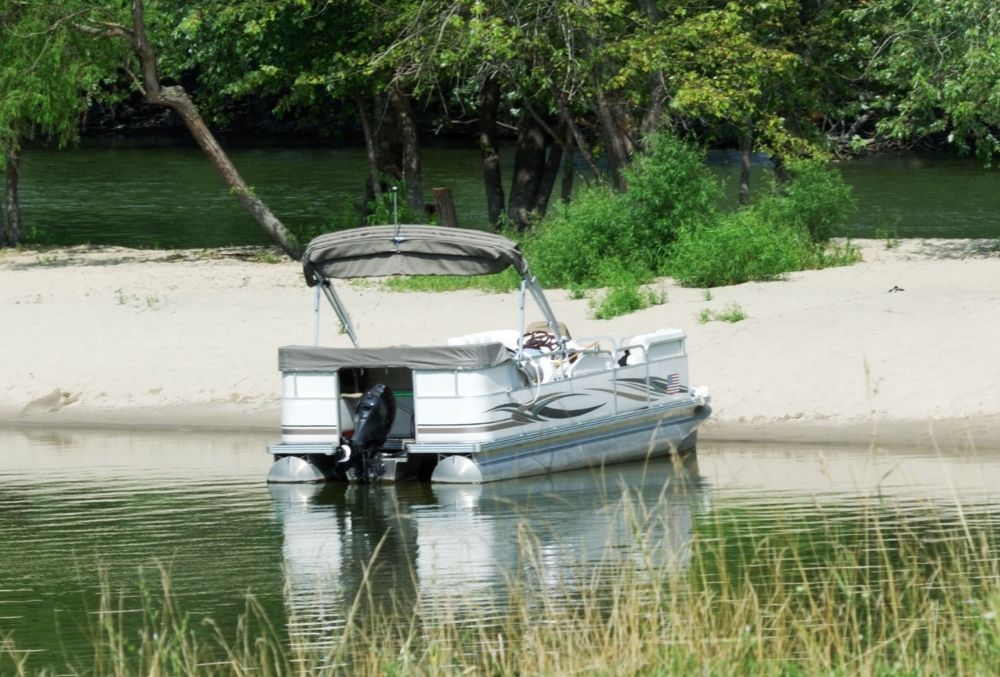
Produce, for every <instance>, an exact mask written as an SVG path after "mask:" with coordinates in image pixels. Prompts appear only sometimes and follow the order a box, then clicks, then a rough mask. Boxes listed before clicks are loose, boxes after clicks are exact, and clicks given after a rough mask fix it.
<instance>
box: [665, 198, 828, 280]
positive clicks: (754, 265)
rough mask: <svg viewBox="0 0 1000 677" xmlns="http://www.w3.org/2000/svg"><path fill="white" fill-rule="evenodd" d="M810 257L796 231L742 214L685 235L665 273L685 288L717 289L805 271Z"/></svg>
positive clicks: (747, 213) (754, 214) (758, 217)
mask: <svg viewBox="0 0 1000 677" xmlns="http://www.w3.org/2000/svg"><path fill="white" fill-rule="evenodd" d="M811 253H812V247H811V246H810V243H809V242H808V239H807V238H806V237H805V236H804V235H803V233H802V232H801V231H799V230H796V229H794V228H791V227H789V226H785V225H780V224H772V223H770V222H768V221H765V220H763V219H761V218H760V215H759V214H758V213H756V212H754V211H752V210H747V211H740V212H735V213H733V214H729V215H727V216H725V217H723V218H722V220H721V221H720V222H719V223H718V225H715V226H712V227H709V228H703V229H701V230H698V231H692V232H690V233H689V234H687V235H685V236H684V237H683V238H682V239H681V241H680V242H678V243H677V247H676V248H675V250H674V255H673V260H672V263H671V270H672V274H673V277H674V279H675V280H676V281H677V282H678V283H679V284H682V285H684V286H686V287H719V286H723V285H730V284H740V283H741V282H747V281H748V280H774V279H777V278H778V277H780V276H781V275H783V274H784V273H787V272H789V271H792V270H801V269H802V268H808V267H811V266H810V265H808V262H809V261H810V260H811V259H810V257H811Z"/></svg>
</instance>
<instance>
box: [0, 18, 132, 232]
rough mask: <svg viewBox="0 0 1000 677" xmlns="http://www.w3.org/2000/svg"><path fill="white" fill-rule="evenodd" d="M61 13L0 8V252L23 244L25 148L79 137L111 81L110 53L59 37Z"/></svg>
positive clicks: (67, 35)
mask: <svg viewBox="0 0 1000 677" xmlns="http://www.w3.org/2000/svg"><path fill="white" fill-rule="evenodd" d="M62 9H63V8H61V7H55V8H53V7H51V6H49V5H48V3H25V2H19V1H17V0H0V31H2V33H3V39H0V64H3V67H2V68H0V168H3V169H4V176H5V189H4V191H3V193H4V199H3V210H2V211H3V212H6V213H5V214H3V216H5V218H0V246H5V245H16V244H18V242H19V241H20V240H21V236H22V221H21V210H20V202H19V197H18V194H19V183H20V164H21V155H22V148H23V143H24V141H26V140H32V139H46V140H54V141H55V142H56V143H57V144H58V145H59V146H64V145H66V144H68V143H72V142H74V141H75V140H76V139H77V138H78V136H79V130H80V118H81V116H82V115H83V113H84V112H85V111H86V110H87V108H88V107H89V106H90V104H91V103H92V102H93V101H94V100H95V99H96V98H100V97H102V96H103V95H104V90H103V89H102V87H101V85H102V83H103V82H104V81H105V80H106V79H108V78H109V77H113V66H112V64H114V63H115V62H116V54H115V53H114V50H113V49H112V50H109V49H107V48H106V47H105V46H100V45H94V44H92V41H90V40H87V39H84V38H83V37H82V36H80V35H79V34H76V33H74V32H73V31H68V30H64V29H63V28H64V27H63V25H62V23H61V22H62V20H63V19H64V18H65V16H66V15H65V14H64V13H63V12H62Z"/></svg>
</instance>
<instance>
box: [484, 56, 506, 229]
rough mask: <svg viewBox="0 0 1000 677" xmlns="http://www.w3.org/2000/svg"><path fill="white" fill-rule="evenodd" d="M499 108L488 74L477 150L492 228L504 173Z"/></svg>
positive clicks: (497, 89)
mask: <svg viewBox="0 0 1000 677" xmlns="http://www.w3.org/2000/svg"><path fill="white" fill-rule="evenodd" d="M499 109H500V83H499V82H497V79H496V77H495V76H492V75H491V76H489V77H487V78H486V81H485V82H484V83H483V89H482V91H481V92H480V96H479V150H480V152H481V153H482V156H483V187H484V188H485V189H486V209H487V213H488V215H489V216H488V218H489V221H490V225H491V226H492V227H493V228H494V229H495V228H496V227H497V225H498V224H499V223H500V215H501V214H503V208H504V192H503V176H502V175H501V173H500V154H499V152H497V113H498V111H499Z"/></svg>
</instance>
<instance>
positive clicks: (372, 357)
mask: <svg viewBox="0 0 1000 677" xmlns="http://www.w3.org/2000/svg"><path fill="white" fill-rule="evenodd" d="M509 359H510V352H509V351H508V350H507V349H506V348H504V346H503V344H501V343H480V344H476V345H468V346H392V347H390V348H324V347H321V346H283V347H281V348H279V349H278V368H279V369H281V371H283V372H286V371H337V370H338V369H341V368H344V367H368V368H375V367H409V368H411V369H430V370H439V369H444V370H448V371H452V370H456V369H457V370H460V371H467V370H472V369H485V368H487V367H495V366H497V365H500V364H503V363H504V362H506V361H507V360H509Z"/></svg>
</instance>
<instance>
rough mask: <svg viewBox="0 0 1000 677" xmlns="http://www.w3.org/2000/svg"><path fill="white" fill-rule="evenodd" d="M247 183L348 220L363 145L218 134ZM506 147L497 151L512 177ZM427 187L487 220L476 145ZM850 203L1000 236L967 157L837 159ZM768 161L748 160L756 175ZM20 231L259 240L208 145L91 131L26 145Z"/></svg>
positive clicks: (276, 199) (440, 169)
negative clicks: (81, 139) (65, 140)
mask: <svg viewBox="0 0 1000 677" xmlns="http://www.w3.org/2000/svg"><path fill="white" fill-rule="evenodd" d="M225 143H226V146H227V147H228V148H229V150H230V155H231V157H232V160H233V162H234V163H235V164H236V166H237V167H238V168H239V170H240V171H241V172H242V173H243V175H244V177H245V179H246V180H247V182H248V183H249V184H250V185H252V186H253V187H254V189H255V190H256V192H257V193H258V194H259V195H260V196H261V197H262V198H263V199H264V201H265V202H266V203H267V204H268V205H269V206H270V207H271V209H272V210H273V211H274V212H275V213H276V214H277V215H278V216H279V218H281V219H282V220H283V221H284V222H285V224H286V225H288V226H289V227H291V228H293V229H322V228H324V227H325V226H327V225H329V224H332V223H339V224H355V225H356V222H357V219H358V217H357V209H356V208H357V206H358V202H359V201H360V200H361V198H362V195H363V189H364V181H365V176H366V172H367V167H366V164H365V157H364V151H363V149H362V148H360V147H347V148H343V147H340V148H334V147H319V146H307V145H298V146H291V145H274V144H264V143H257V144H256V145H254V144H247V143H245V142H244V143H241V144H235V143H229V142H225ZM510 156H511V153H510V152H509V151H508V152H507V153H505V157H504V170H505V175H504V179H505V181H507V182H509V180H510V167H511V157H510ZM422 162H423V171H424V189H425V197H426V198H427V199H428V200H429V199H430V196H431V193H430V189H431V188H432V187H439V186H444V187H448V188H450V189H451V191H452V193H453V196H454V199H455V205H456V212H457V216H458V220H459V223H460V224H461V225H463V226H466V227H477V228H482V227H485V224H486V204H485V198H484V194H483V188H482V173H481V167H480V161H479V153H478V151H476V150H475V149H474V148H471V147H467V146H456V145H433V144H431V145H427V146H426V147H425V148H424V149H423V151H422ZM711 165H712V167H713V169H714V170H715V171H716V172H717V173H718V175H719V176H720V180H722V181H724V185H725V187H726V189H727V192H728V193H729V194H730V196H731V198H732V200H733V201H735V195H736V187H737V167H736V164H735V162H733V159H732V156H730V155H725V154H715V155H714V156H713V158H712V160H711ZM838 166H839V167H840V169H841V170H842V171H843V174H844V178H845V179H846V180H847V182H848V183H849V184H850V185H851V186H852V187H853V188H854V192H855V196H856V198H857V201H858V211H857V213H856V215H855V217H854V220H853V223H852V224H851V226H850V231H849V233H848V234H850V235H851V236H854V237H871V236H874V235H880V234H883V233H889V234H893V233H894V234H895V235H896V236H898V237H998V236H1000V216H998V215H1000V176H998V175H997V173H996V172H991V171H987V170H984V169H983V168H982V167H981V165H979V164H978V163H977V162H976V161H975V160H973V159H968V158H964V159H963V158H954V157H951V156H946V155H919V154H912V153H911V154H897V155H883V156H877V157H869V158H861V159H858V160H853V161H849V162H843V163H840V164H839V165H838ZM766 174H767V171H766V170H765V169H764V168H763V166H761V165H758V166H757V167H755V169H754V178H753V182H754V185H755V186H761V185H763V183H764V181H765V180H766V178H765V177H766ZM21 194H22V203H23V214H24V223H25V230H26V231H29V232H30V231H35V233H36V234H37V238H36V239H40V240H41V241H50V242H57V243H60V244H80V243H89V244H115V245H125V246H140V247H166V248H174V247H211V246H225V245H239V244H266V243H268V242H269V240H268V238H267V237H266V236H265V235H264V234H263V232H262V231H261V230H260V228H259V227H258V226H257V225H256V223H255V222H254V221H253V220H252V219H251V218H250V217H249V216H248V215H247V214H246V213H245V212H243V211H242V210H241V209H240V207H239V206H238V205H237V204H236V202H235V200H234V199H233V198H232V196H231V195H230V194H229V192H228V189H227V188H226V187H225V186H224V184H223V183H222V180H221V179H220V178H219V177H218V176H217V174H216V173H215V170H214V169H213V168H212V167H211V165H209V163H208V161H207V159H206V158H205V156H204V154H203V153H202V152H201V151H200V150H198V149H197V148H196V147H194V146H193V145H191V144H190V143H185V142H184V141H183V140H180V141H179V140H178V139H162V138H146V139H125V140H114V139H97V140H89V141H87V142H86V143H84V144H83V145H82V146H81V147H79V148H74V149H69V150H63V151H57V150H52V149H45V148H30V149H28V151H27V152H26V153H25V156H24V167H23V179H22V186H21Z"/></svg>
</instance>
